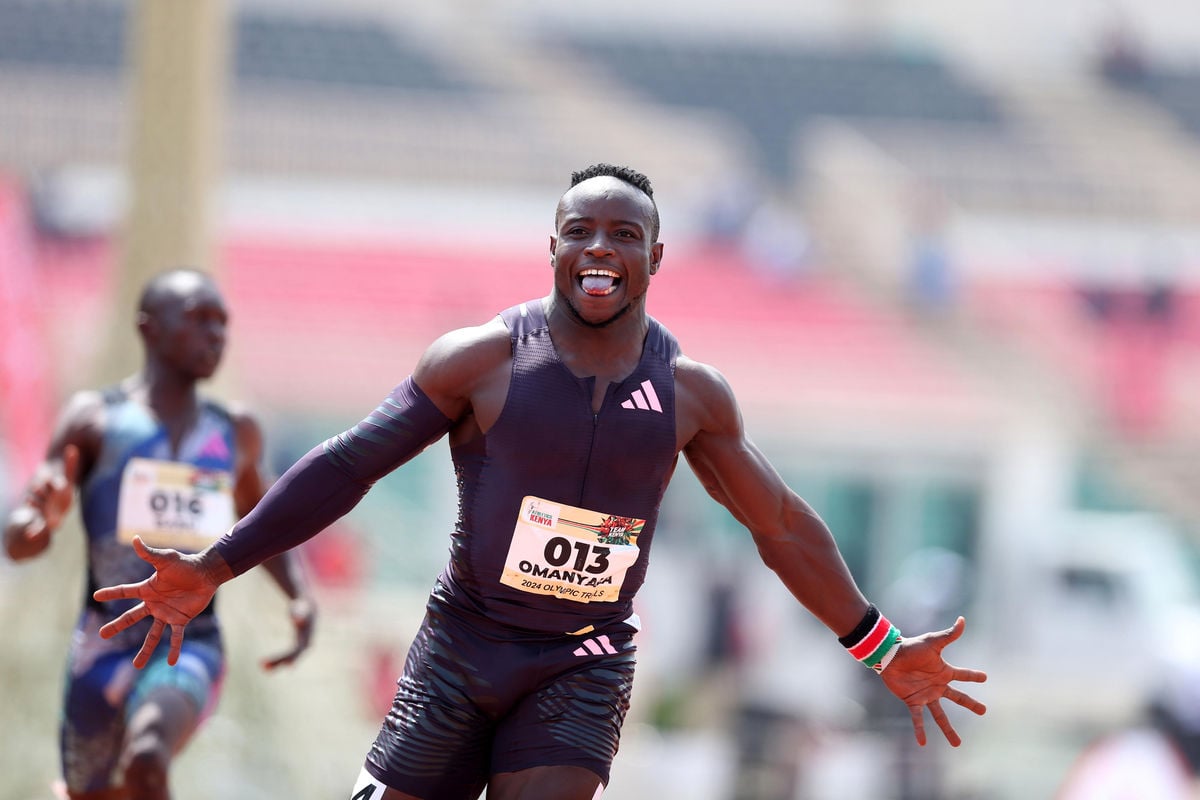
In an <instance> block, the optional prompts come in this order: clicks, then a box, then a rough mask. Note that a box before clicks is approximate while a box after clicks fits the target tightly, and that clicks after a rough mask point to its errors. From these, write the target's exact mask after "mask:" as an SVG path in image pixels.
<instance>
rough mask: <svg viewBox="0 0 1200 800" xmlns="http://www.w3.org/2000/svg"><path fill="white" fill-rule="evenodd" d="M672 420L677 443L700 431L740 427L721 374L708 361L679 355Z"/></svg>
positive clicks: (715, 431) (682, 442) (718, 430)
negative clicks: (675, 430)
mask: <svg viewBox="0 0 1200 800" xmlns="http://www.w3.org/2000/svg"><path fill="white" fill-rule="evenodd" d="M675 419H676V427H677V428H678V430H679V433H680V437H679V438H680V444H681V445H686V444H687V443H688V442H690V441H691V440H692V439H693V438H694V437H695V436H696V434H698V433H700V432H701V431H705V432H709V433H720V432H732V431H736V430H738V429H739V428H740V427H741V413H740V412H739V410H738V407H737V400H736V399H735V398H734V395H733V389H732V388H730V386H729V382H728V381H727V380H725V376H724V375H722V374H721V372H720V371H719V370H718V369H717V368H716V367H713V366H711V365H709V364H705V363H702V362H700V361H695V360H693V359H691V358H688V357H687V356H683V355H681V356H679V359H678V360H677V361H676V363H675Z"/></svg>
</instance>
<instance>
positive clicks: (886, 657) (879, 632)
mask: <svg viewBox="0 0 1200 800" xmlns="http://www.w3.org/2000/svg"><path fill="white" fill-rule="evenodd" d="M838 641H839V642H840V643H841V645H842V647H845V648H846V649H847V650H848V651H850V655H852V656H854V657H855V658H856V659H858V660H859V661H861V662H862V663H863V664H865V665H866V666H868V667H870V668H871V669H873V670H875V671H876V672H883V671H884V669H886V668H887V665H888V664H890V663H891V662H892V659H893V658H894V657H895V655H896V651H897V650H899V649H900V629H899V628H897V627H896V626H895V625H893V624H892V623H891V622H889V621H888V618H887V617H885V616H883V614H880V613H879V609H878V608H876V607H875V606H874V605H871V606H869V607H868V608H867V613H866V615H865V616H863V618H862V622H860V623H858V625H857V626H856V627H855V628H854V630H852V631H850V633H848V634H846V635H845V636H843V637H841V638H839V639H838Z"/></svg>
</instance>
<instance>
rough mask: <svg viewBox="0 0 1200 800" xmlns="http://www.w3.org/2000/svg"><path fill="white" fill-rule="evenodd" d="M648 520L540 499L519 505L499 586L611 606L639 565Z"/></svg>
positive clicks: (526, 501) (533, 499)
mask: <svg viewBox="0 0 1200 800" xmlns="http://www.w3.org/2000/svg"><path fill="white" fill-rule="evenodd" d="M645 524H646V521H645V520H641V519H634V518H633V517H619V516H616V515H613V514H603V513H601V512H599V511H589V510H588V509H586V508H575V507H574V506H568V505H562V504H561V503H553V502H551V501H549V500H543V499H541V498H538V497H532V496H530V497H526V498H525V499H524V500H522V501H521V513H520V515H519V516H518V517H517V524H516V527H515V528H514V529H513V537H512V543H511V544H510V545H509V548H508V558H507V559H506V560H505V562H504V573H503V575H501V577H500V582H501V583H503V584H504V585H505V586H511V587H512V588H514V589H518V590H520V591H522V592H528V593H530V594H548V595H553V596H555V597H561V598H563V599H564V600H573V601H575V602H577V603H591V602H594V601H613V600H616V599H617V598H618V597H619V596H620V594H621V584H622V583H624V581H625V572H626V571H627V570H628V569H629V568H630V567H631V566H633V563H634V562H635V561H637V557H638V548H637V537H638V534H640V533H641V532H642V527H643V526H644V525H645Z"/></svg>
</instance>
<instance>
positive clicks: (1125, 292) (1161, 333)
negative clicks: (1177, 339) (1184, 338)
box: [1080, 269, 1178, 437]
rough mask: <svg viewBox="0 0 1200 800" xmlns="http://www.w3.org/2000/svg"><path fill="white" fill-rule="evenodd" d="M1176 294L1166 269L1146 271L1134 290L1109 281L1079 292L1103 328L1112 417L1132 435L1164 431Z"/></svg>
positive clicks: (1103, 364)
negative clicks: (1163, 422)
mask: <svg viewBox="0 0 1200 800" xmlns="http://www.w3.org/2000/svg"><path fill="white" fill-rule="evenodd" d="M1177 291H1178V289H1177V287H1176V285H1175V281H1174V279H1173V276H1172V275H1171V274H1170V273H1168V272H1166V271H1164V270H1162V269H1148V270H1146V271H1145V273H1144V274H1143V276H1142V278H1141V280H1140V282H1139V283H1138V284H1137V285H1136V286H1135V287H1133V288H1124V287H1119V286H1116V285H1114V284H1112V283H1110V282H1104V281H1095V282H1090V283H1085V285H1083V286H1082V287H1081V288H1080V297H1081V299H1082V301H1083V307H1084V311H1085V313H1086V314H1087V316H1088V317H1089V318H1090V319H1091V320H1092V321H1093V322H1094V323H1095V325H1096V326H1097V327H1098V334H1099V339H1098V346H1099V348H1100V353H1101V359H1100V362H1101V368H1102V375H1101V380H1102V381H1103V383H1104V391H1105V396H1106V398H1107V399H1106V401H1105V402H1107V404H1108V412H1109V414H1110V415H1111V416H1112V418H1113V420H1114V422H1115V423H1116V424H1117V425H1118V426H1119V428H1120V429H1121V431H1122V432H1123V433H1124V434H1126V435H1128V436H1133V437H1146V436H1150V435H1153V434H1154V433H1156V432H1157V431H1158V430H1159V428H1160V427H1161V424H1162V421H1163V415H1164V412H1165V408H1166V400H1167V385H1166V381H1167V367H1168V364H1169V356H1170V348H1171V343H1172V334H1173V331H1174V327H1175V315H1176V309H1177V305H1178V303H1177V298H1176V293H1177Z"/></svg>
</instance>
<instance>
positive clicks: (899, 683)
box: [880, 617, 987, 747]
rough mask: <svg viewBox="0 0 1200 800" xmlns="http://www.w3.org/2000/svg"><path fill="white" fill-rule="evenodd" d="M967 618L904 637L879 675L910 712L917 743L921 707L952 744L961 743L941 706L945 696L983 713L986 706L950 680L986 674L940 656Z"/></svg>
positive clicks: (920, 732) (921, 733) (959, 633)
mask: <svg viewBox="0 0 1200 800" xmlns="http://www.w3.org/2000/svg"><path fill="white" fill-rule="evenodd" d="M965 627H966V621H965V620H964V619H963V618H962V617H959V618H958V619H957V620H956V621H955V623H954V625H953V627H950V628H947V629H946V630H944V631H937V632H933V633H925V634H922V635H920V636H916V637H913V638H909V637H907V636H906V637H904V638H903V639H902V640H901V643H900V649H899V650H898V651H897V652H896V656H895V657H894V658H893V659H892V662H891V664H889V665H888V667H887V669H885V670H884V671H883V672H882V673H881V675H880V677H881V678H883V682H884V684H885V685H886V686H887V687H888V689H890V690H891V691H892V694H894V695H896V696H897V697H899V698H900V699H901V700H903V701H904V704H905V705H907V706H908V711H909V714H911V715H912V724H913V733H915V734H916V737H917V743H918V744H920V745H921V746H924V745H925V720H924V713H923V712H924V709H926V708H928V709H929V713H930V715H931V716H932V717H933V720H934V722H936V723H937V725H938V727H939V728H941V729H942V733H943V734H944V735H945V736H946V741H948V742H950V744H951V746H953V747H958V746H959V745H960V744H962V739H961V738H959V735H958V732H957V731H955V730H954V726H953V725H951V724H950V719H949V718H948V717H947V716H946V712H945V710H944V709H943V708H942V705H941V700H942V698H945V699H946V700H950V701H951V702H954V703H958V704H959V705H960V706H962V707H963V708H965V709H967V710H969V711H973V712H974V713H976V714H980V715H982V714H983V713H984V712H985V711H986V710H987V708H986V707H985V706H984V705H983V703H981V702H979V701H978V700H976V699H975V698H973V697H971V696H970V695H968V694H966V693H965V692H961V691H959V690H958V689H955V688H954V687H952V686H951V685H950V682H951V681H971V682H974V683H983V682H984V681H986V680H987V674H986V673H983V672H980V671H979V670H975V669H963V668H961V667H954V666H951V665H950V664H947V663H946V662H945V661H944V660H943V659H942V650H943V649H945V647H946V646H947V645H948V644H950V643H951V642H953V641H955V640H956V639H958V637H960V636H962V633H963V629H964V628H965Z"/></svg>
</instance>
